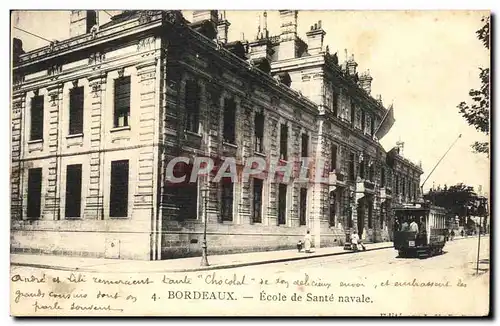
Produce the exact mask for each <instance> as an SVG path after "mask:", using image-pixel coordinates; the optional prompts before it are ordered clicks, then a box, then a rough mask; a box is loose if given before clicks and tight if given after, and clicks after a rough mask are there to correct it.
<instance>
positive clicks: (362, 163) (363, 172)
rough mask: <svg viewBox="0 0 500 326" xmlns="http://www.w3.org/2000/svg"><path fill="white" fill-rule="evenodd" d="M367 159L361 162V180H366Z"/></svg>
mask: <svg viewBox="0 0 500 326" xmlns="http://www.w3.org/2000/svg"><path fill="white" fill-rule="evenodd" d="M365 165H366V163H365V159H364V157H363V160H362V161H361V162H359V177H360V178H361V179H364V178H365Z"/></svg>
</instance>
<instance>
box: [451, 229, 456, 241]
mask: <svg viewBox="0 0 500 326" xmlns="http://www.w3.org/2000/svg"><path fill="white" fill-rule="evenodd" d="M454 237H455V231H453V230H451V241H453V238H454Z"/></svg>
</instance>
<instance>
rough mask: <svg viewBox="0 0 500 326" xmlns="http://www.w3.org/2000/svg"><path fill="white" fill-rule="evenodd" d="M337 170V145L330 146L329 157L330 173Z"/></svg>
mask: <svg viewBox="0 0 500 326" xmlns="http://www.w3.org/2000/svg"><path fill="white" fill-rule="evenodd" d="M336 168H337V145H335V144H332V146H331V156H330V172H333V171H335V169H336Z"/></svg>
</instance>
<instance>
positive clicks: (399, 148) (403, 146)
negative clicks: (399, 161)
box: [396, 141, 405, 156]
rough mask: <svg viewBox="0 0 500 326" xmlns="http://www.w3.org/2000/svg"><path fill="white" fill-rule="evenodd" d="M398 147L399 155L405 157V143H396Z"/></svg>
mask: <svg viewBox="0 0 500 326" xmlns="http://www.w3.org/2000/svg"><path fill="white" fill-rule="evenodd" d="M396 146H397V148H398V154H399V155H400V156H403V150H404V148H405V143H404V142H402V141H398V142H396Z"/></svg>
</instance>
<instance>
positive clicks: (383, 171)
mask: <svg viewBox="0 0 500 326" xmlns="http://www.w3.org/2000/svg"><path fill="white" fill-rule="evenodd" d="M380 186H381V187H382V188H383V187H385V168H384V167H382V168H381V169H380Z"/></svg>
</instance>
